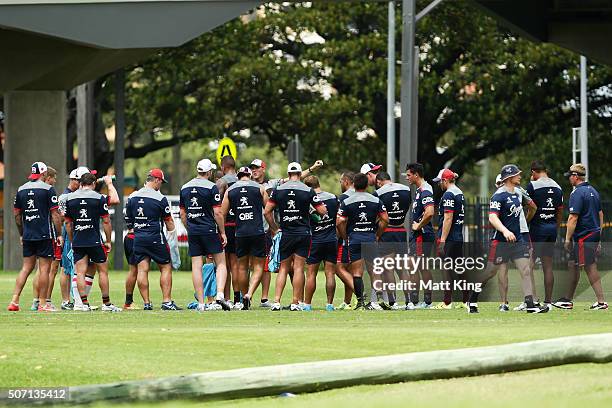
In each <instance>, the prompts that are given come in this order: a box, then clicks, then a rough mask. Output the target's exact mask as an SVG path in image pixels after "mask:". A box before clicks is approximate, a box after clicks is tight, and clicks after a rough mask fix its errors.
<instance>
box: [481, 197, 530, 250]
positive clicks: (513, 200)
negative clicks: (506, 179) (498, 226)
mask: <svg viewBox="0 0 612 408" xmlns="http://www.w3.org/2000/svg"><path fill="white" fill-rule="evenodd" d="M522 212H523V205H522V203H521V195H520V194H519V193H518V191H516V190H515V191H514V192H513V193H511V192H510V191H508V189H507V188H506V187H505V186H502V187H500V188H498V189H497V191H496V192H495V194H493V197H491V202H490V203H489V214H497V216H498V217H499V219H500V221H501V222H502V224H504V226H505V227H506V228H508V230H510V232H512V233H513V234H514V236H515V237H516V241H517V242H518V241H522V240H523V235H522V234H521V223H520V216H521V213H522ZM492 239H494V240H497V241H502V242H506V238H504V234H502V233H501V232H499V231H497V230H495V232H494V233H493V238H492Z"/></svg>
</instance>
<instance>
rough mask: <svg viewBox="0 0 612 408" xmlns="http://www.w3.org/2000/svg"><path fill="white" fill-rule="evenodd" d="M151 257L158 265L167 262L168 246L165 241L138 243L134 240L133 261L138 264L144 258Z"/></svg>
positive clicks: (168, 261) (168, 257)
mask: <svg viewBox="0 0 612 408" xmlns="http://www.w3.org/2000/svg"><path fill="white" fill-rule="evenodd" d="M147 258H148V259H151V260H153V261H155V263H156V264H158V265H165V264H169V263H170V261H171V259H170V247H168V244H167V243H165V242H164V243H163V244H162V243H145V242H143V243H140V242H137V241H134V262H136V264H139V263H140V262H142V261H144V260H145V259H147Z"/></svg>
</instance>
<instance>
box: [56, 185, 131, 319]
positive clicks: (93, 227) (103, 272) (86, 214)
mask: <svg viewBox="0 0 612 408" xmlns="http://www.w3.org/2000/svg"><path fill="white" fill-rule="evenodd" d="M107 177H108V179H109V180H110V177H109V176H107ZM96 180H97V178H96V176H95V175H93V174H91V173H87V174H85V175H83V176H82V177H81V178H80V184H81V188H80V189H78V190H77V191H75V192H73V193H70V194H69V195H68V196H67V197H66V214H65V216H64V219H65V221H66V232H67V234H68V238H69V239H70V241H71V242H72V252H73V256H74V266H75V269H76V275H77V288H78V290H79V295H80V297H81V302H82V303H83V306H82V308H81V309H80V310H82V311H90V310H91V308H90V307H89V301H88V299H87V293H86V291H85V274H86V273H87V269H88V264H89V262H92V263H94V264H96V266H97V270H98V275H99V276H98V279H99V284H100V290H101V291H102V302H103V305H102V311H109V312H120V311H121V309H120V308H118V307H116V306H115V305H113V304H112V303H111V301H110V294H109V283H108V262H107V261H108V256H107V254H108V253H109V252H110V250H111V234H112V226H111V222H110V217H109V214H108V202H109V201H108V198H107V197H106V196H104V195H102V194H100V193H98V192H97V191H95V187H96ZM100 220H102V227H103V229H104V236H105V241H103V240H102V235H101V234H100Z"/></svg>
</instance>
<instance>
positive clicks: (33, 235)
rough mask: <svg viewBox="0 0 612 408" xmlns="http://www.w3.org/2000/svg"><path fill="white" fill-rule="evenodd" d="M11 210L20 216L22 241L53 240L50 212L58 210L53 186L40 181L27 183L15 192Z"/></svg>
mask: <svg viewBox="0 0 612 408" xmlns="http://www.w3.org/2000/svg"><path fill="white" fill-rule="evenodd" d="M13 208H14V212H15V214H21V219H22V220H23V237H22V238H23V240H24V241H42V240H45V239H53V238H54V236H53V227H52V224H51V211H53V210H55V209H57V208H58V203H57V194H56V193H55V189H54V188H53V186H51V185H49V184H47V183H45V182H42V181H40V180H36V181H28V182H27V183H25V184H24V185H22V186H21V187H19V189H18V190H17V194H16V195H15V201H14V205H13Z"/></svg>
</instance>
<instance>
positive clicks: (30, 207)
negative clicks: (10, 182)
mask: <svg viewBox="0 0 612 408" xmlns="http://www.w3.org/2000/svg"><path fill="white" fill-rule="evenodd" d="M31 170H32V173H31V174H30V177H29V180H30V181H28V182H27V183H25V184H23V185H22V186H21V187H19V189H18V190H17V195H16V196H15V201H14V214H15V223H16V224H17V229H18V231H19V235H20V240H21V243H22V245H23V266H22V268H21V271H20V272H19V275H18V276H17V280H16V282H15V290H14V291H13V297H12V299H11V303H10V304H9V306H8V310H9V311H12V312H16V311H19V296H20V295H21V291H22V290H23V286H24V285H25V283H26V280H27V279H28V276H30V273H32V271H33V270H34V267H35V266H36V260H37V259H38V264H39V266H38V267H39V270H40V274H39V277H38V286H39V288H40V290H41V292H42V293H46V291H47V287H48V285H49V270H50V268H51V260H52V258H53V242H52V240H53V235H52V230H51V228H52V227H51V224H52V223H53V226H55V230H56V231H59V230H60V229H61V217H60V215H59V212H58V211H57V208H58V206H57V194H56V193H55V189H54V188H53V186H51V185H50V184H47V183H45V182H43V181H42V180H41V179H40V178H41V177H42V176H43V175H44V174H45V172H46V171H47V166H46V165H45V163H43V162H36V163H33V164H32V167H31ZM55 239H56V240H57V244H58V245H60V246H61V245H62V244H63V238H62V237H61V236H58V237H56V238H55ZM45 298H46V296H43V297H42V298H41V299H40V304H39V306H38V310H39V311H45V312H46V311H52V308H51V306H50V305H49V304H48V303H47V300H46V299H45Z"/></svg>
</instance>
